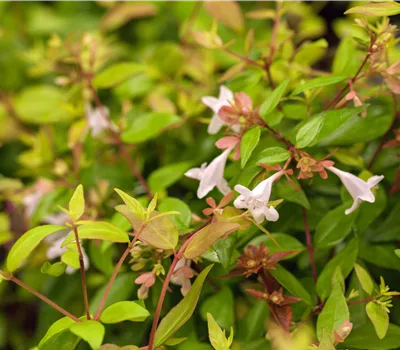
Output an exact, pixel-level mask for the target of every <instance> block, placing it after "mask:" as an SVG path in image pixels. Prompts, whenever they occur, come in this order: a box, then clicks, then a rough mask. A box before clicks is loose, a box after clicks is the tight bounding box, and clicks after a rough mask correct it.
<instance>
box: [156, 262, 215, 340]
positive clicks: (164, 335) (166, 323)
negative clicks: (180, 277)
mask: <svg viewBox="0 0 400 350" xmlns="http://www.w3.org/2000/svg"><path fill="white" fill-rule="evenodd" d="M212 267H213V265H209V266H207V267H206V268H205V269H204V270H203V271H201V273H200V274H199V276H198V277H197V278H196V281H195V282H194V283H193V285H192V287H191V288H190V290H189V292H188V293H187V294H186V296H185V297H184V298H183V299H182V300H181V301H180V302H179V303H178V305H176V306H175V307H173V308H172V309H171V310H170V311H169V312H168V314H167V315H166V316H165V317H164V318H163V319H162V320H161V322H160V324H159V326H158V328H157V331H156V336H155V342H154V343H155V344H154V345H155V347H159V346H161V345H163V344H164V343H165V342H166V341H167V340H168V339H170V338H171V337H172V336H173V335H174V334H175V332H176V331H177V330H178V329H179V328H181V327H182V326H183V325H184V324H185V323H186V322H187V321H188V320H189V319H190V317H191V316H192V314H193V312H194V309H195V308H196V304H197V301H198V300H199V297H200V292H201V289H202V287H203V283H204V281H205V279H206V277H207V275H208V273H209V272H210V270H211V269H212Z"/></svg>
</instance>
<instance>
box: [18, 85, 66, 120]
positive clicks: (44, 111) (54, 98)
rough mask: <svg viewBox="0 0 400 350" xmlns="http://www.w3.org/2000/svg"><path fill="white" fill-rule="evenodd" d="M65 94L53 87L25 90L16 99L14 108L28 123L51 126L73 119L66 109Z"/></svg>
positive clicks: (34, 87) (40, 86)
mask: <svg viewBox="0 0 400 350" xmlns="http://www.w3.org/2000/svg"><path fill="white" fill-rule="evenodd" d="M64 98H65V94H63V93H62V92H61V91H60V90H59V89H58V88H56V87H54V86H52V85H36V86H31V87H28V88H25V89H24V90H22V93H21V94H20V95H19V96H17V97H16V99H15V103H14V108H15V111H16V113H17V115H18V117H19V118H20V119H21V120H22V121H24V122H27V123H33V124H49V123H56V122H61V121H66V120H70V119H72V117H73V115H72V114H71V113H70V112H69V111H68V110H67V109H66V106H65V104H66V103H65V101H64Z"/></svg>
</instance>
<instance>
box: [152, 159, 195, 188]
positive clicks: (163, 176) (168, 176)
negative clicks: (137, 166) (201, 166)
mask: <svg viewBox="0 0 400 350" xmlns="http://www.w3.org/2000/svg"><path fill="white" fill-rule="evenodd" d="M191 166H192V163H191V162H180V163H175V164H169V165H167V166H164V167H162V168H158V169H157V170H155V171H153V172H152V173H151V174H150V176H149V179H148V184H149V186H150V189H151V191H152V192H161V191H163V190H165V189H166V188H168V187H169V186H171V185H173V184H174V183H175V182H177V181H178V180H179V179H181V178H182V176H183V174H184V173H185V171H186V170H188V169H189V168H190V167H191Z"/></svg>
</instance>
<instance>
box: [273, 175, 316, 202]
mask: <svg viewBox="0 0 400 350" xmlns="http://www.w3.org/2000/svg"><path fill="white" fill-rule="evenodd" d="M292 180H293V182H294V183H295V185H296V187H297V189H296V188H294V187H293V185H292V184H290V183H289V181H288V180H286V179H281V180H279V181H278V182H276V183H275V184H274V186H275V189H276V195H277V197H278V198H283V199H284V200H287V201H288V202H292V203H296V204H300V205H301V206H303V207H304V208H306V209H310V202H309V201H308V199H307V197H306V195H305V193H304V191H303V190H302V189H301V186H300V184H299V182H298V181H297V180H296V179H292Z"/></svg>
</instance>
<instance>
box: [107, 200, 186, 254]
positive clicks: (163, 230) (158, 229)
mask: <svg viewBox="0 0 400 350" xmlns="http://www.w3.org/2000/svg"><path fill="white" fill-rule="evenodd" d="M115 210H117V211H118V212H120V213H121V214H122V215H124V216H125V217H126V218H127V219H128V220H129V222H130V223H131V225H132V227H133V229H134V230H135V231H138V230H140V229H141V227H142V226H143V222H142V221H141V220H140V219H138V218H137V217H136V216H135V215H134V214H133V213H132V212H131V211H130V210H129V208H128V207H127V206H126V205H118V206H117V207H115ZM162 214H164V213H162ZM162 214H160V213H159V212H158V211H156V210H154V211H153V212H152V213H151V215H150V219H151V221H149V222H147V223H146V225H145V227H144V229H143V230H142V233H141V234H140V239H142V240H143V241H145V242H147V243H148V244H150V245H152V246H153V247H156V248H159V249H174V248H175V247H176V245H177V244H178V239H179V232H178V230H177V228H176V226H175V224H174V222H173V221H172V220H171V219H170V217H169V215H162Z"/></svg>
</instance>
